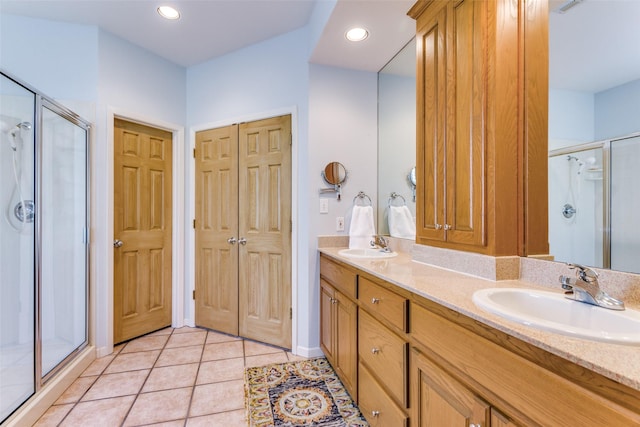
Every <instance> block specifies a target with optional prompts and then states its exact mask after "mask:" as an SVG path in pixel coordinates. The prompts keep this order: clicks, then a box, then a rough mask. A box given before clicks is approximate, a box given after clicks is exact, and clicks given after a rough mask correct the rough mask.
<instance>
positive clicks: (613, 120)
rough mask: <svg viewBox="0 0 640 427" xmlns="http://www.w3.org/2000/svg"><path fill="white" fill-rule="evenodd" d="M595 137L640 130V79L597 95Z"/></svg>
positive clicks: (607, 137) (602, 137) (606, 136)
mask: <svg viewBox="0 0 640 427" xmlns="http://www.w3.org/2000/svg"><path fill="white" fill-rule="evenodd" d="M595 117H596V118H595V139H598V140H600V139H609V138H613V137H617V136H624V135H628V134H630V133H634V132H640V79H638V80H634V81H632V82H629V83H626V84H623V85H620V86H617V87H614V88H612V89H609V90H606V91H603V92H599V93H597V94H596V95H595Z"/></svg>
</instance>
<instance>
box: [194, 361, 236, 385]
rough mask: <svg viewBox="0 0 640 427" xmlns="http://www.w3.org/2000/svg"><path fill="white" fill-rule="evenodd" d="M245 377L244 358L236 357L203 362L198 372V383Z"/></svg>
mask: <svg viewBox="0 0 640 427" xmlns="http://www.w3.org/2000/svg"><path fill="white" fill-rule="evenodd" d="M242 378H244V360H243V359H242V357H238V358H236V359H225V360H214V361H211V362H202V363H201V364H200V371H199V372H198V380H197V381H196V384H198V385H200V384H209V383H217V382H220V381H229V380H237V379H242Z"/></svg>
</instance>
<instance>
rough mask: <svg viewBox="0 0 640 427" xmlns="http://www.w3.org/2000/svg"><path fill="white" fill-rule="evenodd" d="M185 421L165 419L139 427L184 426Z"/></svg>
mask: <svg viewBox="0 0 640 427" xmlns="http://www.w3.org/2000/svg"><path fill="white" fill-rule="evenodd" d="M185 421H186V420H175V421H167V422H164V423H153V424H145V425H144V426H141V427H184V423H185ZM229 427H231V426H229ZM238 427H240V426H238Z"/></svg>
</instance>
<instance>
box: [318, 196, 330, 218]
mask: <svg viewBox="0 0 640 427" xmlns="http://www.w3.org/2000/svg"><path fill="white" fill-rule="evenodd" d="M320 213H321V214H328V213H329V199H326V198H320Z"/></svg>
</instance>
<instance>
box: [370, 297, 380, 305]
mask: <svg viewBox="0 0 640 427" xmlns="http://www.w3.org/2000/svg"><path fill="white" fill-rule="evenodd" d="M379 302H380V298H371V304H378V303H379Z"/></svg>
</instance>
